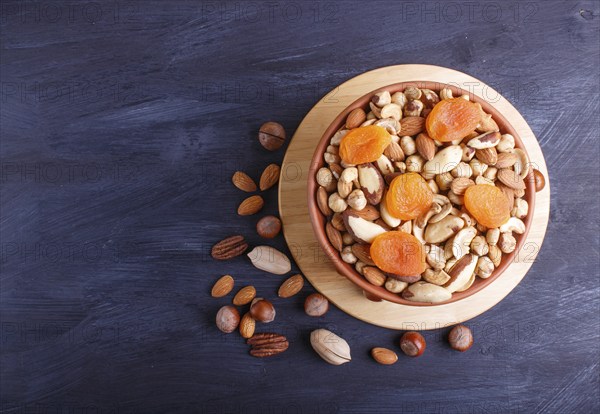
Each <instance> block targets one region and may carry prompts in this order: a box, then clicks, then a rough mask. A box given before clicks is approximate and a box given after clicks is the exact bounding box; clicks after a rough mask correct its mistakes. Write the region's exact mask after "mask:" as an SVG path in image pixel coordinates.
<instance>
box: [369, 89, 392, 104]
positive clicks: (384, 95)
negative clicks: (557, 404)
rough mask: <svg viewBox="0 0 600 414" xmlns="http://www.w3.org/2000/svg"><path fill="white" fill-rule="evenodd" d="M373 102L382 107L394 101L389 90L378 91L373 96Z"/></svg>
mask: <svg viewBox="0 0 600 414" xmlns="http://www.w3.org/2000/svg"><path fill="white" fill-rule="evenodd" d="M371 102H372V103H373V104H375V105H377V106H378V107H380V108H383V107H384V106H386V105H388V104H390V103H391V102H392V97H391V95H390V93H389V92H388V91H382V92H378V93H376V94H375V96H373V97H372V98H371Z"/></svg>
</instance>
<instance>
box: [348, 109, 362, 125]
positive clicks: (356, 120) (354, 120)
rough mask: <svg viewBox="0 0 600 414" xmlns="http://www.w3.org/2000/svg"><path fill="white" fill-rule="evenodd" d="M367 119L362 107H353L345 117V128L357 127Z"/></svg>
mask: <svg viewBox="0 0 600 414" xmlns="http://www.w3.org/2000/svg"><path fill="white" fill-rule="evenodd" d="M366 120H367V114H366V113H365V111H364V110H363V109H362V108H356V109H353V110H352V111H351V112H350V113H349V114H348V117H347V118H346V129H352V128H358V127H359V126H360V125H361V124H362V123H363V122H365V121H366Z"/></svg>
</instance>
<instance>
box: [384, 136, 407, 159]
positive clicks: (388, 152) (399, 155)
mask: <svg viewBox="0 0 600 414" xmlns="http://www.w3.org/2000/svg"><path fill="white" fill-rule="evenodd" d="M383 155H385V156H386V157H388V158H389V159H390V161H404V151H402V148H401V147H400V144H398V143H397V142H394V141H392V142H391V143H390V145H388V146H387V148H386V149H385V151H383Z"/></svg>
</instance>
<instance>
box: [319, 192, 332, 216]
mask: <svg viewBox="0 0 600 414" xmlns="http://www.w3.org/2000/svg"><path fill="white" fill-rule="evenodd" d="M317 206H318V207H319V210H321V213H323V215H324V216H325V217H328V216H329V215H331V213H333V211H331V208H329V196H328V195H327V191H326V190H325V187H323V186H320V187H319V189H318V190H317Z"/></svg>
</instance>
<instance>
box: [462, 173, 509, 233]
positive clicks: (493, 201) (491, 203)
mask: <svg viewBox="0 0 600 414" xmlns="http://www.w3.org/2000/svg"><path fill="white" fill-rule="evenodd" d="M465 207H466V208H467V211H468V212H469V213H470V214H472V215H473V217H474V218H475V220H477V222H479V223H481V224H482V225H484V226H486V227H488V228H490V229H493V228H496V227H499V226H501V225H502V224H504V223H506V221H507V220H508V219H509V218H510V203H509V201H508V200H507V199H506V196H505V195H504V193H503V192H502V190H501V189H499V188H498V187H496V186H493V185H489V184H477V185H472V186H471V187H469V188H467V191H465Z"/></svg>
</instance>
